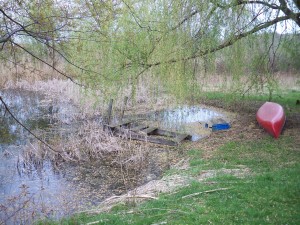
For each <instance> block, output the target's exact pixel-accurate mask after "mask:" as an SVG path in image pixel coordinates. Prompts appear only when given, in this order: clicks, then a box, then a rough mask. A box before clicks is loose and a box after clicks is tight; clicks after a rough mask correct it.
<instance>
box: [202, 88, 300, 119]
mask: <svg viewBox="0 0 300 225" xmlns="http://www.w3.org/2000/svg"><path fill="white" fill-rule="evenodd" d="M201 97H202V98H205V99H208V100H221V101H222V103H223V104H224V105H225V106H227V107H228V106H230V105H232V104H239V103H240V102H243V103H244V102H252V101H261V102H265V101H269V97H268V96H267V95H247V96H244V97H243V96H241V95H240V94H234V93H224V92H206V93H203V95H202V96H201ZM297 100H300V91H296V90H289V91H284V92H278V93H275V94H274V95H273V97H272V99H271V100H270V101H272V102H277V103H279V104H281V105H282V106H283V107H284V108H285V110H286V114H290V113H299V112H300V105H296V101H297Z"/></svg>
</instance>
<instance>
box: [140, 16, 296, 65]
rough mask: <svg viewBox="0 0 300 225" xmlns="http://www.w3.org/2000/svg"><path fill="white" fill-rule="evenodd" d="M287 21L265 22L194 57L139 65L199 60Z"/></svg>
mask: <svg viewBox="0 0 300 225" xmlns="http://www.w3.org/2000/svg"><path fill="white" fill-rule="evenodd" d="M297 15H298V16H300V13H298V14H297ZM288 19H290V17H289V16H282V17H277V18H275V19H274V20H271V21H269V22H265V23H263V24H260V25H257V26H255V27H254V28H253V29H251V30H249V31H247V32H244V33H240V34H237V35H234V36H232V37H231V38H229V39H228V40H226V41H224V42H223V43H221V44H220V45H218V46H216V47H214V48H211V49H207V50H204V51H200V52H199V53H198V54H194V55H191V56H188V57H183V58H179V59H170V60H167V61H164V62H155V63H149V64H141V65H142V66H145V67H148V68H150V67H152V66H159V65H161V64H167V63H176V62H180V61H185V60H190V59H195V58H199V57H202V56H205V55H208V54H211V53H214V52H217V51H219V50H221V49H224V48H226V47H229V46H231V45H233V44H234V43H235V42H237V41H239V40H240V39H242V38H244V37H247V36H249V35H251V34H254V33H256V32H258V31H260V30H263V29H266V28H268V27H270V26H272V25H274V24H276V23H278V22H281V21H285V20H288Z"/></svg>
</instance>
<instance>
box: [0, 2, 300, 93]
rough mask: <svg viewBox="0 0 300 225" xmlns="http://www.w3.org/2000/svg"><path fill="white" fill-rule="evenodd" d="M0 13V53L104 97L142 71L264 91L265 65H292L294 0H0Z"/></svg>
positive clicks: (176, 82)
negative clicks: (218, 77) (205, 77)
mask: <svg viewBox="0 0 300 225" xmlns="http://www.w3.org/2000/svg"><path fill="white" fill-rule="evenodd" d="M0 14H1V24H2V26H1V28H0V34H1V38H0V43H1V45H2V46H1V49H2V50H1V57H2V60H10V61H13V62H15V64H17V63H20V62H21V61H22V60H24V57H25V55H27V56H26V57H28V59H29V61H34V60H39V61H40V62H42V63H43V64H46V65H47V66H48V67H51V68H52V70H53V71H54V72H56V73H59V74H60V75H62V76H65V77H68V78H69V79H72V80H73V81H74V82H77V83H80V84H84V85H85V86H88V87H91V88H93V89H97V90H102V91H103V93H106V94H107V95H109V96H111V95H116V94H117V93H118V92H119V91H120V90H122V89H124V88H128V87H130V89H131V91H132V93H133V95H134V93H135V87H136V86H137V84H138V83H139V82H144V81H146V80H151V83H152V84H153V93H154V92H155V91H156V89H157V85H158V84H159V85H160V86H163V87H164V90H166V91H169V92H170V93H172V94H175V95H177V96H178V97H184V96H185V95H186V94H187V93H188V94H190V91H191V90H194V91H195V90H198V89H199V85H198V81H197V79H198V80H199V74H203V73H204V74H214V73H224V74H230V76H232V77H233V81H234V82H232V85H233V87H234V88H233V89H232V90H234V91H239V92H241V93H242V94H245V93H246V92H247V91H249V90H251V89H253V88H256V89H258V88H261V87H264V86H265V84H267V88H268V90H269V91H271V89H272V88H274V84H275V83H276V79H275V77H274V76H273V74H274V72H277V71H287V70H293V71H299V60H297V59H299V54H300V53H299V52H300V51H299V27H300V7H299V1H297V0H294V1H290V0H279V1H277V0H276V1H275V0H273V1H242V0H231V1H229V0H225V1H224V0H211V1H202V0H197V1H196V0H186V1H179V0H161V1H150V0H149V1H148V0H145V1H137V0H114V1H105V0H102V1H99V0H68V1H55V0H35V1H27V0H25V1H20V0H18V1H17V0H15V1H11V0H2V1H1V8H0ZM21 58H23V59H22V60H21ZM20 60H21V61H20ZM220 68H222V69H221V70H220ZM21 78H22V76H21V75H20V76H19V79H21ZM242 78H243V79H246V82H245V80H241V79H242ZM195 85H196V86H195ZM271 86H272V87H271ZM275 86H276V85H275Z"/></svg>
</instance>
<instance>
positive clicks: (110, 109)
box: [107, 99, 114, 124]
mask: <svg viewBox="0 0 300 225" xmlns="http://www.w3.org/2000/svg"><path fill="white" fill-rule="evenodd" d="M113 102H114V100H113V99H111V100H110V102H109V105H108V110H107V124H110V120H111V113H112V106H113Z"/></svg>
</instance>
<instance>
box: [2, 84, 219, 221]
mask: <svg viewBox="0 0 300 225" xmlns="http://www.w3.org/2000/svg"><path fill="white" fill-rule="evenodd" d="M0 96H1V97H2V99H3V100H4V101H5V103H6V104H7V106H8V107H9V109H10V111H11V112H12V113H13V115H14V116H15V117H16V118H17V119H18V120H19V121H20V122H21V123H22V124H24V125H25V126H27V127H28V128H29V129H30V130H32V131H33V132H34V133H35V134H36V135H38V136H39V135H41V134H42V133H40V131H41V130H47V132H48V133H49V132H50V133H51V132H52V136H55V135H59V136H63V135H68V133H71V132H74V131H76V128H77V127H78V124H79V123H80V121H79V122H78V121H75V120H74V119H72V118H73V117H72V113H73V114H74V113H76V112H77V108H76V107H75V106H73V105H72V104H66V103H64V104H62V103H60V102H54V103H53V101H52V102H50V101H48V100H47V99H46V97H45V96H44V95H43V94H40V93H36V92H30V91H24V90H2V91H0ZM71 112H72V113H71ZM53 115H55V117H54V116H53ZM220 116H222V115H221V114H220V113H218V112H215V111H212V110H210V109H206V108H203V107H198V106H193V107H190V106H183V107H180V108H176V109H172V110H164V111H159V112H149V113H147V114H143V115H134V116H133V117H132V118H134V119H139V120H143V121H148V122H149V123H151V124H153V123H156V124H157V126H159V127H160V128H163V129H171V130H177V131H186V132H189V133H191V132H192V134H194V139H195V140H196V139H199V138H201V137H202V136H203V134H202V133H197V132H195V130H197V129H198V128H199V126H200V127H202V125H201V124H200V122H206V121H208V120H210V119H212V118H214V117H220ZM127 118H130V116H127ZM57 121H63V123H57ZM195 124H196V125H197V126H195ZM49 138H51V135H50V136H48V137H47V139H49ZM33 140H34V138H33V137H32V136H31V135H30V134H29V133H28V132H27V131H26V130H24V128H22V127H21V126H20V125H19V124H17V123H16V121H15V120H14V119H13V118H12V117H11V116H10V115H9V113H8V112H6V110H5V108H4V106H3V104H0V223H1V222H2V221H4V223H6V224H10V223H11V224H14V223H16V222H17V223H20V217H19V218H18V217H14V211H17V210H18V209H20V208H22V207H23V208H26V207H27V208H28V210H29V208H30V209H31V210H32V212H34V215H33V213H31V214H30V213H27V214H26V215H25V214H22V215H19V216H21V218H22V219H21V220H22V221H21V222H22V224H30V223H31V222H32V220H33V219H35V218H38V217H42V218H45V217H46V218H47V217H49V218H60V217H62V216H66V215H69V214H72V213H73V212H74V211H77V210H80V209H82V208H86V207H92V206H95V205H97V204H99V202H101V200H102V199H103V198H105V197H107V196H109V195H111V194H120V193H119V192H118V191H116V190H115V189H117V188H118V187H119V186H120V185H119V184H118V182H116V183H115V184H110V185H108V183H107V182H106V181H105V179H109V177H110V176H113V174H114V173H118V172H119V171H118V170H115V171H113V170H114V169H113V168H111V166H109V165H104V164H103V165H102V164H101V165H98V164H95V165H77V166H76V167H73V166H72V165H69V166H68V167H66V168H64V169H60V170H57V167H56V165H53V162H50V161H48V160H45V161H43V162H38V163H37V164H32V165H29V166H28V165H27V169H26V170H24V168H22V167H20V166H18V165H19V162H20V160H21V158H22V154H21V153H22V151H24V149H23V148H24V145H25V144H28V143H30V142H31V141H33ZM32 147H33V148H34V146H32ZM152 167H153V168H154V167H156V165H154V164H153V166H152ZM79 168H80V169H81V172H80V173H79V172H78V171H79ZM95 168H97V170H94V169H95ZM153 168H152V169H151V168H150V169H149V171H150V172H151V171H152V173H153V174H155V175H153V176H152V179H155V178H157V177H159V176H160V173H161V172H159V171H155V169H153ZM82 171H85V172H82ZM95 171H96V172H95ZM153 171H154V172H153ZM78 174H80V176H77V175H78ZM88 174H90V175H88ZM91 174H92V175H91ZM103 174H107V176H106V177H104V176H103ZM91 177H94V178H96V179H92V178H91ZM145 181H146V180H145ZM100 187H101V188H100ZM100 189H101V190H100ZM83 192H84V193H85V195H84V196H83V194H82V193H83ZM29 200H30V201H29ZM29 202H30V204H29ZM26 204H27V205H26ZM25 206H26V207H25ZM83 206H85V207H83ZM1 210H2V212H1ZM9 210H10V211H9ZM2 217H3V218H2ZM1 219H2V220H1Z"/></svg>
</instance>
